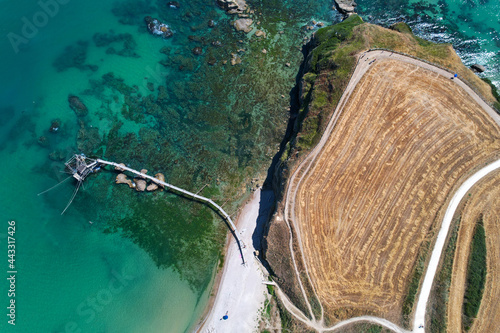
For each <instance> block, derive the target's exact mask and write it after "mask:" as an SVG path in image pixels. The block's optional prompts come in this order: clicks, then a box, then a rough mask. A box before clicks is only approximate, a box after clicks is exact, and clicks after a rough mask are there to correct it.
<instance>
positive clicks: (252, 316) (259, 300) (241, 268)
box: [194, 189, 267, 333]
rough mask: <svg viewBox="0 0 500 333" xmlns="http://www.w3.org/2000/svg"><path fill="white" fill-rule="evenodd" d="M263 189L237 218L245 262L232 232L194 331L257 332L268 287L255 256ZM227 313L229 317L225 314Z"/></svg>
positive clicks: (200, 332)
mask: <svg viewBox="0 0 500 333" xmlns="http://www.w3.org/2000/svg"><path fill="white" fill-rule="evenodd" d="M260 199H261V190H260V189H258V190H257V191H255V192H254V193H253V194H252V196H251V198H250V200H249V201H247V202H246V203H245V205H244V206H243V208H242V210H241V212H240V214H239V216H238V218H237V220H236V226H237V228H238V236H239V237H240V239H241V241H242V247H243V248H242V252H243V255H244V258H245V265H243V264H242V261H241V255H240V252H239V249H238V245H237V243H236V241H235V239H234V237H233V236H232V235H230V237H229V238H228V241H227V243H226V247H225V261H224V267H223V269H222V271H219V272H218V273H217V276H216V278H215V282H214V285H213V287H212V292H211V295H210V298H209V301H208V303H207V307H206V309H205V311H204V313H203V316H202V319H201V320H200V322H199V324H198V325H197V326H196V328H195V329H194V332H199V333H205V332H236V331H245V332H247V331H254V330H255V328H256V327H257V326H258V324H259V320H260V312H259V309H260V308H261V307H262V305H263V304H264V301H265V299H266V292H267V288H266V286H265V285H264V284H263V283H262V282H263V281H265V276H267V273H265V271H264V269H263V268H262V265H261V264H260V262H259V261H258V259H257V258H256V257H255V255H254V252H255V250H256V249H255V248H254V244H253V241H252V235H253V233H254V230H255V228H256V225H257V218H258V216H259V208H260ZM225 315H227V318H226V319H223V317H224V316H225Z"/></svg>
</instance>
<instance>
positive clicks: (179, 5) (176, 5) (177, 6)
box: [167, 1, 181, 9]
mask: <svg viewBox="0 0 500 333" xmlns="http://www.w3.org/2000/svg"><path fill="white" fill-rule="evenodd" d="M167 6H169V7H170V8H176V9H179V8H180V7H181V4H180V3H178V2H177V1H169V2H167Z"/></svg>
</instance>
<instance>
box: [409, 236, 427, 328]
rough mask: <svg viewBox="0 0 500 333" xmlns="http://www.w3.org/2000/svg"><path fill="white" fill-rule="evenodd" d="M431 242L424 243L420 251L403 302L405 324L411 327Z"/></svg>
mask: <svg viewBox="0 0 500 333" xmlns="http://www.w3.org/2000/svg"><path fill="white" fill-rule="evenodd" d="M429 247H430V241H428V240H427V241H424V242H423V243H422V245H421V246H420V251H419V255H418V259H417V263H416V264H415V268H414V269H413V275H412V277H411V281H410V285H409V286H408V293H407V294H406V298H405V300H404V301H403V324H404V326H406V327H409V324H410V320H411V313H412V312H413V305H414V304H415V298H416V296H417V291H418V288H419V286H420V280H421V279H422V276H423V275H424V272H425V262H426V259H427V254H428V253H429Z"/></svg>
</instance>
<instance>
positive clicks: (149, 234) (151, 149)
mask: <svg viewBox="0 0 500 333" xmlns="http://www.w3.org/2000/svg"><path fill="white" fill-rule="evenodd" d="M48 3H50V4H51V5H49V7H47V6H44V5H43V4H48ZM54 4H57V6H55V5H54ZM306 4H307V6H306V7H303V6H299V5H298V4H297V3H295V2H282V1H267V2H266V1H254V2H253V3H252V4H251V5H252V7H253V8H254V9H256V13H255V14H254V15H255V16H256V17H257V19H259V20H260V21H261V22H260V23H259V27H260V28H261V29H263V30H264V31H265V32H266V34H267V39H263V38H256V37H251V38H247V37H246V36H245V35H244V34H243V33H237V32H236V31H234V29H233V28H232V27H231V25H230V21H231V20H232V18H231V17H229V16H227V15H226V14H225V13H224V12H223V11H221V10H220V9H218V8H217V7H216V5H215V3H214V1H211V0H210V1H209V0H206V1H189V2H181V7H180V8H179V9H174V8H170V7H168V6H167V5H166V2H164V1H141V0H139V1H134V0H127V1H96V0H90V1H86V2H77V1H72V0H65V1H63V0H59V1H58V2H55V1H47V2H45V1H42V4H40V3H36V2H31V3H28V2H16V1H12V0H8V1H5V0H2V1H0V5H1V6H2V10H1V11H0V22H1V23H0V34H1V35H2V38H1V39H0V59H1V61H0V73H1V78H0V126H1V131H0V161H1V163H0V180H1V181H2V183H3V184H4V185H3V186H2V190H0V204H1V210H0V248H2V249H3V250H1V251H0V253H2V255H3V258H4V259H2V264H0V266H1V271H3V273H2V274H4V279H2V280H3V281H4V282H3V283H1V284H0V295H1V296H0V302H1V308H2V309H4V310H3V311H2V313H1V317H0V318H1V319H0V332H185V331H190V329H192V328H193V326H194V325H196V324H197V322H198V321H199V319H200V315H201V313H202V311H203V310H204V309H205V306H206V302H207V299H208V296H209V294H210V291H211V290H210V288H211V284H212V280H213V277H214V274H215V272H216V270H217V267H218V265H217V263H218V260H219V256H220V253H221V249H222V246H223V244H224V240H225V237H226V232H227V227H226V225H225V224H224V223H223V222H222V220H221V219H220V217H219V216H217V215H216V214H215V213H214V212H213V211H211V210H210V209H208V208H207V207H204V206H203V205H200V204H199V203H196V202H191V201H189V200H187V199H184V198H181V197H178V196H176V195H173V194H169V193H166V192H155V193H137V192H135V191H132V190H131V189H129V188H127V187H126V186H123V185H122V186H119V185H115V184H114V177H115V174H114V172H112V171H103V172H101V173H100V174H98V175H93V176H92V177H90V178H89V179H88V180H87V181H86V182H85V187H84V188H82V189H81V190H80V192H79V193H78V195H77V196H76V199H75V200H74V202H73V204H72V205H71V206H70V208H69V209H68V210H67V211H66V213H65V214H64V215H63V216H61V215H60V213H61V211H62V210H63V209H64V207H65V205H66V203H67V201H68V200H69V198H70V197H71V195H72V192H73V190H74V188H75V183H74V182H73V181H72V180H71V179H70V180H67V181H65V182H64V183H63V184H62V185H61V186H59V187H57V188H56V189H54V190H52V191H50V192H48V193H46V194H43V195H41V196H37V194H38V193H40V192H42V191H44V190H45V189H47V188H49V187H51V186H53V185H55V184H57V183H58V182H59V181H62V180H64V179H65V177H67V175H66V174H65V173H64V172H63V171H64V168H63V167H64V161H65V160H66V159H67V158H69V157H70V156H71V155H72V154H74V153H76V152H78V153H79V152H84V153H86V154H87V155H89V156H94V157H103V158H107V159H110V160H113V161H117V162H125V163H127V164H129V165H131V166H132V167H134V168H136V169H142V168H147V169H148V170H149V173H150V174H154V173H156V172H162V173H164V174H165V176H166V178H167V180H168V181H169V182H170V183H173V184H175V185H178V186H182V187H183V188H186V189H187V190H190V191H194V192H196V191H197V190H198V189H200V188H202V187H203V185H205V184H208V185H209V186H206V187H205V188H204V190H203V191H202V192H201V193H202V194H203V195H205V196H208V197H211V198H213V199H214V200H216V201H217V202H219V203H220V204H222V203H224V202H226V205H225V206H224V207H225V208H226V209H227V211H228V212H230V213H234V212H235V211H236V208H237V206H238V204H239V202H240V201H241V200H242V199H243V198H244V197H245V195H247V194H248V193H250V191H249V187H248V186H246V185H245V184H246V181H245V180H246V179H249V178H252V177H256V176H259V175H262V174H264V173H265V171H266V169H267V167H268V166H269V164H270V159H271V158H272V156H273V155H274V153H275V152H276V148H277V146H278V144H279V142H280V141H281V138H282V136H283V133H284V129H285V126H286V120H287V116H288V114H287V106H288V98H287V97H288V94H289V92H290V90H291V88H292V87H293V85H294V82H295V75H296V72H297V69H298V66H299V65H300V61H301V52H300V46H301V45H302V41H303V38H304V37H306V36H307V35H308V34H310V33H311V32H309V31H306V29H304V28H303V26H305V25H306V24H308V23H309V22H310V21H311V20H312V19H316V20H323V21H325V22H332V21H335V20H338V15H337V14H336V13H335V12H334V11H333V10H331V4H330V3H329V1H306ZM44 7H45V9H44ZM44 12H45V14H44ZM47 13H48V14H47ZM146 15H151V16H153V17H155V18H159V19H161V20H162V21H164V22H166V23H168V24H169V25H170V26H171V28H172V30H173V31H174V36H173V37H172V38H170V39H166V40H164V39H162V38H158V37H155V36H152V35H151V34H149V33H148V32H147V31H146V28H145V23H144V17H145V16H146ZM209 19H212V20H214V21H215V24H216V25H215V27H213V28H209V27H208V20H209ZM27 22H28V23H27ZM252 34H253V32H252ZM240 40H241V42H240ZM250 41H251V42H250ZM216 42H218V43H216ZM213 44H216V45H215V46H214V45H213ZM195 47H201V48H202V54H201V55H194V54H193V52H192V50H193V48H195ZM264 48H266V49H267V50H268V53H267V55H265V54H264V53H262V49H264ZM240 49H244V50H245V51H240V52H239V54H240V57H241V59H242V64H240V65H237V66H234V67H233V66H231V65H230V64H229V63H227V64H224V63H223V62H224V61H228V60H230V59H231V53H232V52H236V53H238V50H240ZM287 62H289V63H290V64H291V65H290V66H289V67H287V66H285V63H287ZM273 69H275V70H273ZM271 70H273V71H271ZM69 95H77V96H78V97H79V98H80V99H81V100H82V102H83V103H84V104H85V105H86V107H87V108H88V110H89V111H88V114H87V115H82V116H80V117H77V115H76V114H75V112H73V111H72V110H71V108H70V107H69V103H68V96H69ZM281 95H285V96H286V97H285V98H282V97H281ZM51 127H57V128H58V130H57V131H56V132H51V131H50V128H51ZM10 220H14V221H15V222H16V229H15V235H14V238H15V251H16V253H15V255H16V256H15V260H16V261H15V268H14V269H15V270H16V271H17V273H15V275H16V281H15V297H11V296H9V295H8V289H9V286H10V285H9V283H8V281H7V280H6V279H5V278H6V277H8V275H7V271H8V270H9V268H8V264H9V263H8V253H7V242H8V238H7V237H8V234H7V232H8V229H7V228H8V221H10ZM90 221H92V224H91V223H90ZM11 299H15V301H16V309H15V314H16V321H15V323H16V325H15V326H13V325H10V324H8V322H7V320H8V319H9V318H8V317H7V316H6V314H7V313H8V312H9V310H8V309H7V306H8V305H9V301H10V300H11Z"/></svg>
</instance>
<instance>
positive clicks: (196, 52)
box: [192, 46, 203, 55]
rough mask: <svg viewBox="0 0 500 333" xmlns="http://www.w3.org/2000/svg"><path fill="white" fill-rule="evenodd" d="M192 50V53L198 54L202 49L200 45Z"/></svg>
mask: <svg viewBox="0 0 500 333" xmlns="http://www.w3.org/2000/svg"><path fill="white" fill-rule="evenodd" d="M192 52H193V54H194V55H200V54H201V53H202V52H203V49H202V48H201V47H199V46H197V47H195V48H194V49H193V50H192Z"/></svg>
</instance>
